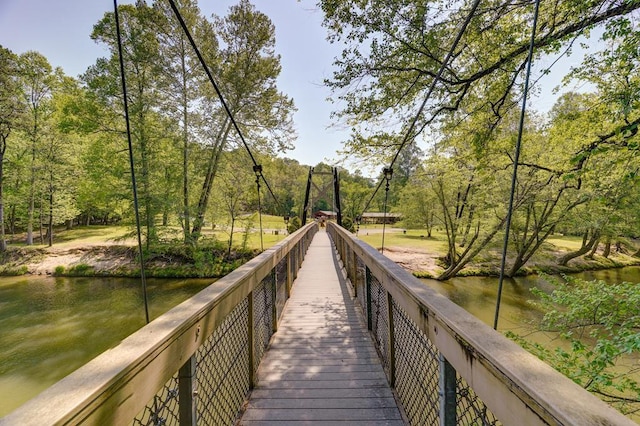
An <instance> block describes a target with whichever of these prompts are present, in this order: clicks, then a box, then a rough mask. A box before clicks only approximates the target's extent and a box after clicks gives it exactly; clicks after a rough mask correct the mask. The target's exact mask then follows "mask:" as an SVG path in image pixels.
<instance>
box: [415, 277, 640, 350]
mask: <svg viewBox="0 0 640 426" xmlns="http://www.w3.org/2000/svg"><path fill="white" fill-rule="evenodd" d="M571 275H573V276H577V277H580V278H584V279H586V280H594V279H599V280H603V281H606V282H611V283H616V282H623V281H627V282H634V283H640V267H637V266H629V267H626V268H619V269H609V270H603V271H592V272H582V273H579V274H571ZM421 281H423V282H425V283H426V284H428V285H429V286H430V287H432V288H433V289H435V290H436V291H438V292H439V293H441V294H443V295H445V296H447V297H448V298H449V299H450V300H451V301H453V302H455V303H456V304H458V305H459V306H461V307H463V308H464V309H466V310H467V311H469V312H470V313H472V314H473V315H474V316H475V317H476V318H478V319H480V320H481V321H482V322H484V323H485V324H488V325H489V326H493V318H494V315H495V306H496V294H497V292H498V278H495V277H460V278H452V279H450V280H448V281H445V282H440V281H436V280H427V279H424V280H421ZM533 287H539V288H541V289H543V290H545V291H551V290H552V287H551V286H550V285H549V284H548V283H547V282H546V281H544V280H542V279H541V278H539V277H538V276H535V275H531V276H526V277H517V278H510V279H505V280H504V283H503V288H502V301H501V302H500V318H499V321H498V329H499V330H500V331H506V330H511V331H514V332H519V333H526V332H527V331H528V330H530V329H531V327H530V326H529V324H530V323H532V322H536V321H538V320H539V319H540V318H541V317H542V313H541V312H539V311H537V310H535V309H533V307H532V306H531V305H530V304H529V303H528V300H532V299H534V298H535V297H534V295H533V294H532V293H531V288H533ZM538 337H539V340H545V338H544V337H543V336H538Z"/></svg>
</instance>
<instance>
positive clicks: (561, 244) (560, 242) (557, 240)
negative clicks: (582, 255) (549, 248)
mask: <svg viewBox="0 0 640 426" xmlns="http://www.w3.org/2000/svg"><path fill="white" fill-rule="evenodd" d="M547 242H548V243H551V244H553V245H554V246H556V247H558V248H560V249H564V250H568V251H575V250H578V249H579V248H580V247H581V246H582V237H574V236H571V235H552V236H551V237H549V238H547Z"/></svg>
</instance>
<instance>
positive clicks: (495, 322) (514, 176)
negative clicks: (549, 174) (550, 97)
mask: <svg viewBox="0 0 640 426" xmlns="http://www.w3.org/2000/svg"><path fill="white" fill-rule="evenodd" d="M539 9H540V0H536V4H535V9H534V12H533V28H532V30H531V40H530V42H529V55H528V58H527V61H528V63H527V73H526V76H525V81H524V94H523V95H522V109H521V110H520V122H519V124H518V139H517V140H516V151H515V154H514V157H513V174H512V175H511V193H510V194H509V208H508V210H507V220H506V223H505V231H504V243H503V245H502V259H501V260H500V278H499V280H498V295H497V297H496V311H495V316H494V318H493V329H494V330H497V329H498V317H499V315H500V299H501V297H502V286H503V283H504V269H505V265H506V261H507V248H508V245H509V229H510V228H511V217H512V216H513V199H514V195H515V192H516V183H517V179H518V160H519V158H520V146H521V145H522V133H523V130H524V116H525V113H526V112H527V94H528V93H529V79H530V77H531V64H532V62H533V48H534V44H535V40H536V27H537V25H538V11H539Z"/></svg>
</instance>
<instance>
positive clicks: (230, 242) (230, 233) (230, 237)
mask: <svg viewBox="0 0 640 426" xmlns="http://www.w3.org/2000/svg"><path fill="white" fill-rule="evenodd" d="M235 222H236V218H235V217H233V216H231V232H229V249H228V250H227V258H229V257H231V244H232V243H233V227H234V225H235Z"/></svg>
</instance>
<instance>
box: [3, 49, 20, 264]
mask: <svg viewBox="0 0 640 426" xmlns="http://www.w3.org/2000/svg"><path fill="white" fill-rule="evenodd" d="M18 69H19V67H18V57H17V56H16V55H15V54H14V53H13V52H11V51H10V50H8V49H5V48H4V47H2V46H0V252H4V251H5V250H6V249H7V241H6V238H5V211H4V206H5V200H4V187H5V179H4V162H5V153H6V151H7V139H8V138H9V135H11V132H12V130H14V129H15V128H16V127H18V125H19V122H18V121H19V119H20V116H21V114H22V111H23V106H24V103H23V101H24V98H23V96H22V94H21V91H20V90H21V87H20V84H19V80H18Z"/></svg>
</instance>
